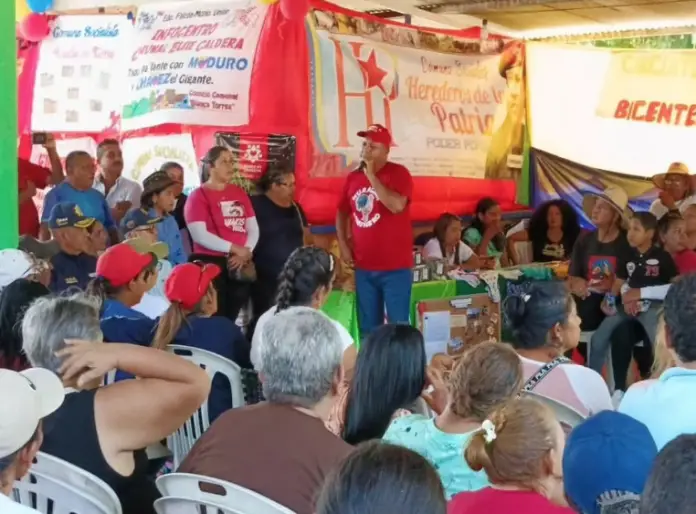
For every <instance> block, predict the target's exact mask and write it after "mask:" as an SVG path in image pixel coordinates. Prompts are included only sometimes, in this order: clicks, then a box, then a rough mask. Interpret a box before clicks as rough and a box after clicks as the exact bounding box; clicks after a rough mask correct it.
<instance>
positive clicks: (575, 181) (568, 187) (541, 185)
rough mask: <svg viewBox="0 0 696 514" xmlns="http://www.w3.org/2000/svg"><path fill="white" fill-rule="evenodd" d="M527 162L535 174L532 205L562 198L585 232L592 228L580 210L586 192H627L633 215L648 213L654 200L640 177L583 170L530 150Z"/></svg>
mask: <svg viewBox="0 0 696 514" xmlns="http://www.w3.org/2000/svg"><path fill="white" fill-rule="evenodd" d="M530 159H531V161H532V166H533V168H534V171H535V173H533V175H534V179H535V185H534V187H533V190H534V193H535V195H534V196H535V197H534V205H540V204H542V203H544V202H547V201H549V200H553V199H555V198H562V199H563V200H565V201H567V202H568V203H569V204H570V205H572V206H573V208H574V209H575V210H576V212H577V213H578V216H579V218H580V222H581V224H582V225H583V226H584V227H586V228H589V227H590V226H591V225H592V224H591V223H590V220H589V219H588V218H587V215H586V214H585V212H584V211H583V210H582V199H583V196H584V195H583V193H585V192H587V191H590V192H601V191H604V190H605V189H606V188H608V187H610V186H618V187H620V188H622V189H623V190H624V191H626V193H627V194H628V197H629V199H630V203H631V207H632V208H633V209H634V210H636V211H647V210H648V209H649V208H650V204H651V203H652V202H653V200H655V199H656V198H657V191H656V190H655V186H654V185H653V183H652V182H651V181H649V180H647V179H645V178H642V177H635V176H631V175H625V174H621V173H613V172H610V171H607V170H601V169H597V168H591V167H589V166H583V165H581V164H578V163H575V162H572V161H569V160H567V159H562V158H560V157H558V156H556V155H552V154H550V153H547V152H542V151H541V150H532V151H531V155H530Z"/></svg>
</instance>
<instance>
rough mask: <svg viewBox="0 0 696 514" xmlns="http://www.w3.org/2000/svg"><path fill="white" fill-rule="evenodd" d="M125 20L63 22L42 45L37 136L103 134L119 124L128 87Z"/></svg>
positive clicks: (34, 118)
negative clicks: (126, 84)
mask: <svg viewBox="0 0 696 514" xmlns="http://www.w3.org/2000/svg"><path fill="white" fill-rule="evenodd" d="M131 31H132V24H131V22H130V21H129V20H128V19H127V18H126V16H115V15H114V16H111V15H109V16H59V17H58V18H57V19H56V21H55V25H54V26H53V29H52V30H51V34H50V35H49V37H48V38H47V39H46V40H44V41H43V42H42V43H41V50H40V54H39V62H38V66H37V70H36V79H35V86H34V98H33V109H32V115H31V128H32V130H33V131H34V132H81V133H85V132H102V131H103V130H105V129H108V128H110V127H112V126H114V125H116V124H117V123H118V113H119V110H120V100H119V99H120V98H121V95H122V94H123V87H124V84H125V82H124V80H123V75H124V57H125V55H126V53H125V51H124V47H125V46H126V45H127V42H128V41H129V40H130V34H131Z"/></svg>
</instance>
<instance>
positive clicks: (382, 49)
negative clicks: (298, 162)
mask: <svg viewBox="0 0 696 514" xmlns="http://www.w3.org/2000/svg"><path fill="white" fill-rule="evenodd" d="M310 34H311V38H312V48H311V50H312V53H311V58H312V80H313V82H314V84H313V86H314V87H313V88H312V92H313V98H312V114H313V120H312V124H313V127H312V128H313V135H314V139H315V143H316V145H317V146H318V147H319V149H320V150H319V153H320V155H318V156H316V158H315V168H314V169H313V170H312V176H315V177H321V176H332V175H335V173H337V172H339V173H340V172H341V167H342V166H341V164H338V163H337V161H338V157H339V156H340V159H342V160H344V161H345V164H346V165H347V166H348V168H350V167H351V163H352V164H355V165H357V163H358V161H359V154H360V145H361V140H360V138H358V136H357V135H356V133H357V132H358V131H360V130H365V129H366V128H367V127H368V126H370V125H373V124H381V125H384V126H385V127H387V128H388V129H390V131H391V132H392V135H393V138H394V146H393V148H392V151H391V160H393V161H395V162H398V163H400V164H403V165H405V166H406V167H407V168H408V169H409V170H410V171H411V173H412V174H413V175H414V176H424V177H457V178H488V179H517V178H519V176H520V173H521V171H520V170H521V167H522V149H523V134H524V76H523V73H524V66H523V62H524V52H523V45H522V44H521V43H520V42H516V41H510V42H508V43H505V42H504V41H502V40H491V41H480V40H474V39H461V38H457V37H454V36H451V35H446V34H441V33H435V32H425V31H422V30H417V29H414V28H409V27H403V26H396V25H389V24H385V23H380V22H376V21H371V20H369V19H365V18H360V17H355V18H352V17H350V16H347V15H345V14H342V13H337V12H333V11H323V10H322V11H319V10H315V11H313V15H312V17H311V30H310ZM321 154H323V155H321ZM327 154H328V155H330V156H333V157H334V158H333V159H329V158H327Z"/></svg>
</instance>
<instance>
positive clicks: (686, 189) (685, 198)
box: [650, 162, 696, 220]
mask: <svg viewBox="0 0 696 514" xmlns="http://www.w3.org/2000/svg"><path fill="white" fill-rule="evenodd" d="M652 181H653V183H654V184H655V187H657V188H658V189H659V190H660V196H659V198H658V199H657V200H655V201H654V202H653V203H652V205H651V206H650V212H651V213H653V214H654V215H655V217H656V218H657V219H658V220H659V219H660V218H661V217H662V216H664V215H665V214H667V213H668V212H669V211H681V212H683V210H684V209H686V208H687V207H688V206H689V205H692V204H695V203H696V195H694V192H696V176H692V175H690V174H689V168H688V167H687V166H686V164H684V163H681V162H673V163H672V164H670V165H669V168H667V172H666V173H660V174H658V175H655V176H654V177H653V178H652Z"/></svg>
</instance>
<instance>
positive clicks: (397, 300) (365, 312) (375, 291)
mask: <svg viewBox="0 0 696 514" xmlns="http://www.w3.org/2000/svg"><path fill="white" fill-rule="evenodd" d="M412 282H413V272H412V271H411V269H410V268H406V269H399V270H394V271H365V270H361V269H356V270H355V295H356V297H357V302H358V326H359V327H360V337H361V339H362V338H364V337H365V336H367V335H368V334H369V333H370V332H372V330H373V329H374V328H375V327H378V326H380V325H382V323H384V308H385V307H386V308H387V319H388V320H389V323H405V324H408V322H409V312H410V310H411V283H412Z"/></svg>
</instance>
